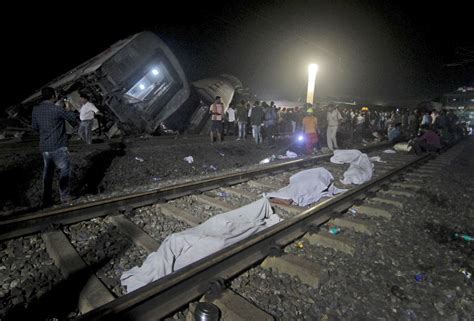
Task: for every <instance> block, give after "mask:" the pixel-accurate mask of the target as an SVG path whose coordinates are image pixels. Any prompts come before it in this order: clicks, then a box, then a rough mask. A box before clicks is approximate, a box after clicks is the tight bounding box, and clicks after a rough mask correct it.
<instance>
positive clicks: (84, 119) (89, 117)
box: [78, 93, 99, 145]
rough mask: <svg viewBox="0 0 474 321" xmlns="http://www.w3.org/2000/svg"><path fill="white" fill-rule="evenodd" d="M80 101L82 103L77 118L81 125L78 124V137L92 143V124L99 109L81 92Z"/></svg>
mask: <svg viewBox="0 0 474 321" xmlns="http://www.w3.org/2000/svg"><path fill="white" fill-rule="evenodd" d="M79 99H80V102H81V104H82V107H81V110H80V115H79V118H80V119H81V125H80V126H79V131H78V134H79V137H81V138H82V140H83V141H85V142H86V143H87V144H89V145H90V144H92V125H93V124H94V117H95V115H96V114H99V110H98V109H97V108H96V107H95V105H94V104H93V103H91V102H90V101H89V97H88V96H87V95H86V94H84V93H81V94H80V97H79Z"/></svg>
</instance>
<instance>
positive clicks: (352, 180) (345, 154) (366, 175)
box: [330, 149, 374, 185]
mask: <svg viewBox="0 0 474 321" xmlns="http://www.w3.org/2000/svg"><path fill="white" fill-rule="evenodd" d="M330 161H331V163H335V164H347V163H349V164H350V166H349V169H348V170H347V171H345V172H344V179H342V180H341V182H342V183H343V184H346V185H347V184H357V185H359V184H363V183H365V182H367V181H369V180H370V179H371V178H372V174H373V172H374V164H372V162H371V161H370V159H369V157H368V156H367V154H363V153H361V152H360V151H358V150H356V149H338V150H335V151H334V156H332V157H331V160H330Z"/></svg>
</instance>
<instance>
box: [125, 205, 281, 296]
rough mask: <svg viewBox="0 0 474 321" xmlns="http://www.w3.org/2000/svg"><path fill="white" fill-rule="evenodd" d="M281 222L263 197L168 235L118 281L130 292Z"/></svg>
mask: <svg viewBox="0 0 474 321" xmlns="http://www.w3.org/2000/svg"><path fill="white" fill-rule="evenodd" d="M280 221H281V219H280V217H279V216H278V215H276V214H274V213H273V210H272V207H271V204H270V202H269V201H268V199H267V198H265V197H264V198H262V199H260V200H258V201H255V202H253V203H250V204H248V205H246V206H243V207H240V208H238V209H235V210H232V211H230V212H227V213H223V214H219V215H216V216H214V217H212V218H210V219H208V220H207V221H205V222H204V223H202V224H201V225H198V226H196V227H193V228H190V229H187V230H185V231H182V232H179V233H174V234H171V235H170V236H168V237H167V238H166V239H165V240H164V241H163V243H161V245H160V248H159V249H158V250H157V251H156V252H153V253H151V254H150V255H148V257H147V258H146V260H145V261H144V262H143V264H142V266H141V267H138V266H135V267H133V268H132V269H130V270H128V271H125V272H124V273H123V274H122V276H121V278H120V280H121V282H122V285H123V286H125V287H126V289H127V292H131V291H133V290H135V289H138V288H140V287H142V286H144V285H146V284H148V283H151V282H153V281H156V280H158V279H159V278H162V277H164V276H165V275H167V274H169V273H172V272H174V271H176V270H179V269H180V268H183V267H185V266H186V265H189V264H191V263H193V262H196V261H198V260H200V259H202V258H204V257H206V256H208V255H210V254H212V253H214V252H217V251H219V250H221V249H223V248H225V247H226V246H229V245H231V244H233V243H235V242H238V241H240V240H243V239H244V238H246V237H248V236H250V235H252V234H255V233H257V232H259V231H262V230H264V229H266V228H267V227H269V226H272V225H274V224H276V223H278V222H280Z"/></svg>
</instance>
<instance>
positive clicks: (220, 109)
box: [209, 96, 225, 142]
mask: <svg viewBox="0 0 474 321" xmlns="http://www.w3.org/2000/svg"><path fill="white" fill-rule="evenodd" d="M224 109H225V108H224V104H223V103H222V100H221V97H219V96H216V100H215V101H214V103H213V104H212V105H211V107H209V113H210V114H211V115H212V116H211V120H212V124H211V142H214V133H216V135H217V140H218V141H219V142H220V141H222V122H223V121H224Z"/></svg>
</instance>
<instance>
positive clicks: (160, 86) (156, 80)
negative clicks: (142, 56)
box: [126, 64, 173, 101]
mask: <svg viewBox="0 0 474 321" xmlns="http://www.w3.org/2000/svg"><path fill="white" fill-rule="evenodd" d="M172 82H173V78H172V77H171V76H170V75H169V73H168V71H167V70H166V67H164V66H163V64H159V65H158V66H156V67H152V68H151V69H150V70H148V72H147V73H146V74H145V75H144V76H143V77H142V78H141V79H140V80H138V81H137V82H136V83H135V84H134V85H133V87H132V88H130V90H129V91H127V93H126V95H127V96H128V97H131V98H134V99H136V100H139V101H143V100H144V99H145V98H146V97H147V96H148V95H149V94H150V93H151V92H152V91H153V94H154V96H161V95H164V94H165V93H166V92H167V91H168V89H169V88H170V86H171V84H172Z"/></svg>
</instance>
